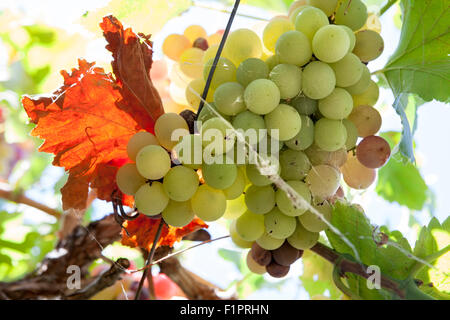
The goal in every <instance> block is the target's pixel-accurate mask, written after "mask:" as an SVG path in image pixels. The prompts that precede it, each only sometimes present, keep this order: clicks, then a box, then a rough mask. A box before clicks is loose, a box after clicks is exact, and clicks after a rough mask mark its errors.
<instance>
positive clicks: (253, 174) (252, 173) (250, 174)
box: [245, 158, 280, 187]
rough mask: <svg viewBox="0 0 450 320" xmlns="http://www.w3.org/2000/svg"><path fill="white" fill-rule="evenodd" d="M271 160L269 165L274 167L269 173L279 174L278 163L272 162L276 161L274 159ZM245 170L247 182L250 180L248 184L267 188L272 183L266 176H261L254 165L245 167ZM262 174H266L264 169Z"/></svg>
mask: <svg viewBox="0 0 450 320" xmlns="http://www.w3.org/2000/svg"><path fill="white" fill-rule="evenodd" d="M271 160H272V162H271V163H270V164H271V165H273V166H275V168H272V169H271V170H270V171H272V173H279V172H280V164H279V162H278V161H274V160H276V159H275V158H271ZM245 170H246V174H247V178H248V180H250V182H251V183H252V184H254V185H255V186H258V187H263V186H267V185H269V184H271V183H272V182H271V181H270V179H269V178H268V177H267V175H264V174H261V172H260V170H259V169H258V167H257V165H256V164H249V165H247V166H246V168H245ZM263 173H266V171H264V169H263Z"/></svg>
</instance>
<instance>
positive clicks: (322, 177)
mask: <svg viewBox="0 0 450 320" xmlns="http://www.w3.org/2000/svg"><path fill="white" fill-rule="evenodd" d="M340 179H341V173H340V172H339V170H337V169H336V168H334V167H332V166H328V165H326V164H319V165H318V166H314V167H312V168H311V170H310V171H309V173H308V175H307V176H306V179H305V181H306V183H307V184H308V185H309V189H310V191H311V194H312V196H313V197H314V198H319V199H327V198H329V197H331V196H332V195H334V194H335V193H336V191H337V189H338V188H339V180H340Z"/></svg>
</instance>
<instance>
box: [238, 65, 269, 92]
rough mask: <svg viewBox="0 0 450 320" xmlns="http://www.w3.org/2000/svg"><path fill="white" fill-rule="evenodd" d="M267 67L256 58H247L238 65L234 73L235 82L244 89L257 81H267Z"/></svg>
mask: <svg viewBox="0 0 450 320" xmlns="http://www.w3.org/2000/svg"><path fill="white" fill-rule="evenodd" d="M268 76H269V67H268V66H267V64H266V62H264V61H263V60H261V59H258V58H248V59H246V60H244V61H242V63H241V64H240V65H239V67H238V68H237V71H236V80H237V81H238V82H239V83H240V84H242V85H243V86H244V87H246V86H248V84H249V83H250V82H252V81H254V80H257V79H267V77H268Z"/></svg>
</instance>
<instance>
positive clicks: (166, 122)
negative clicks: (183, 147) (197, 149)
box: [155, 113, 189, 150]
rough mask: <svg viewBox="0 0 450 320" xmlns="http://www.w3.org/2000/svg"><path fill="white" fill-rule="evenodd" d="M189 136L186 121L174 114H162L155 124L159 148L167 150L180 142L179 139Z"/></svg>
mask: <svg viewBox="0 0 450 320" xmlns="http://www.w3.org/2000/svg"><path fill="white" fill-rule="evenodd" d="M188 134H189V127H188V125H187V123H186V120H184V119H183V117H182V116H180V115H179V114H176V113H164V114H163V115H162V116H160V117H159V118H158V120H156V122H155V136H156V138H157V139H158V142H159V144H160V145H161V146H163V147H164V148H166V149H167V150H172V148H173V147H174V146H175V145H176V144H177V143H178V142H179V141H180V139H181V137H183V136H185V135H188Z"/></svg>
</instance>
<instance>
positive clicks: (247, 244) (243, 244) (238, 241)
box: [230, 220, 253, 249]
mask: <svg viewBox="0 0 450 320" xmlns="http://www.w3.org/2000/svg"><path fill="white" fill-rule="evenodd" d="M230 237H231V240H232V241H233V243H234V244H235V245H236V246H238V247H239V248H242V249H246V248H251V247H252V244H253V241H247V240H244V239H242V238H241V236H240V235H239V234H238V233H237V231H236V220H233V221H231V224H230Z"/></svg>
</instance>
